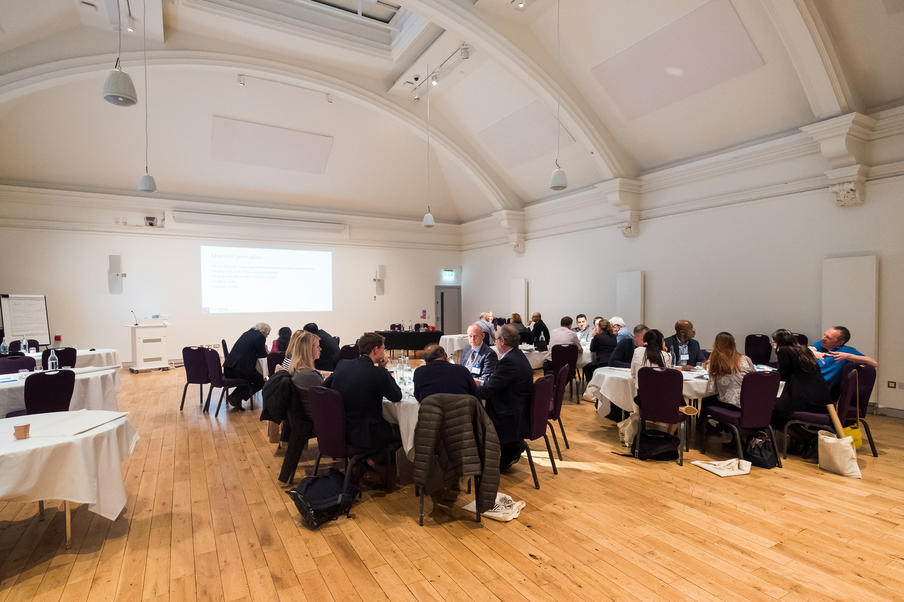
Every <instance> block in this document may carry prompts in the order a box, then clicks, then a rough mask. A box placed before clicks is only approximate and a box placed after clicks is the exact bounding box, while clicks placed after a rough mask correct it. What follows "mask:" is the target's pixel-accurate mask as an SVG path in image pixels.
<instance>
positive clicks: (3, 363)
mask: <svg viewBox="0 0 904 602" xmlns="http://www.w3.org/2000/svg"><path fill="white" fill-rule="evenodd" d="M36 365H37V362H35V358H33V357H28V356H27V355H11V356H9V357H4V358H0V374H12V373H13V372H18V371H19V370H22V369H23V368H24V369H26V370H28V371H29V372H34V369H35V366H36Z"/></svg>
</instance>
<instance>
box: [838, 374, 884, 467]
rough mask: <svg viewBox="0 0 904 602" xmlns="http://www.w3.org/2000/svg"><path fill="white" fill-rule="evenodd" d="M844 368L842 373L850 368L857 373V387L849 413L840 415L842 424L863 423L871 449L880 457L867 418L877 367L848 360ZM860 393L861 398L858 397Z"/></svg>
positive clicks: (875, 455) (874, 454)
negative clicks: (857, 364) (856, 364)
mask: <svg viewBox="0 0 904 602" xmlns="http://www.w3.org/2000/svg"><path fill="white" fill-rule="evenodd" d="M842 370H843V372H842V375H844V374H845V372H844V370H850V371H851V372H856V373H857V376H856V380H857V388H856V389H855V391H854V398H853V399H852V400H851V404H850V406H849V407H848V413H847V415H846V416H840V418H841V424H842V426H852V425H854V424H857V423H858V422H859V423H860V424H862V425H863V430H864V431H866V439H867V441H869V447H870V450H871V451H872V452H873V456H874V457H876V458H878V457H879V452H878V451H877V450H876V443H875V442H874V441H873V434H872V432H871V431H870V430H869V424H867V423H866V420H865V418H866V410H867V409H868V408H869V398H870V395H871V394H872V392H873V386H875V384H876V369H875V368H873V367H872V366H867V365H865V364H861V365H859V366H855V365H854V364H853V363H852V362H847V363H846V364H845V366H844V367H843V368H842ZM842 378H843V377H842ZM858 395H859V398H858V397H857V396H858ZM858 410H859V413H858Z"/></svg>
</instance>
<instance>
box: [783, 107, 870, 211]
mask: <svg viewBox="0 0 904 602" xmlns="http://www.w3.org/2000/svg"><path fill="white" fill-rule="evenodd" d="M875 125H876V120H875V119H873V118H872V117H867V116H866V115H862V114H860V113H848V114H847V115H841V116H840V117H835V118H834V119H827V120H825V121H820V122H819V123H814V124H812V125H807V126H804V127H802V128H800V131H802V132H803V133H805V134H807V135H808V136H810V137H811V138H812V139H813V140H815V141H816V142H817V143H818V144H819V152H820V154H822V156H823V157H825V158H826V160H827V161H828V162H829V169H828V170H827V171H826V172H825V175H826V178H828V183H829V186H828V189H829V192H831V193H832V194H833V195H834V196H835V204H836V205H838V206H839V207H853V206H856V205H862V204H863V202H864V200H866V187H865V184H866V176H867V175H868V174H869V166H868V165H867V164H866V150H867V148H866V147H867V144H868V143H869V136H870V132H872V130H873V127H875Z"/></svg>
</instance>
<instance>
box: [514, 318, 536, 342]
mask: <svg viewBox="0 0 904 602" xmlns="http://www.w3.org/2000/svg"><path fill="white" fill-rule="evenodd" d="M509 321H510V322H511V323H512V325H513V326H514V327H515V328H517V329H518V334H519V335H520V336H521V344H522V345H533V343H534V335H533V334H531V331H530V330H529V329H528V328H527V326H525V325H524V322H523V321H522V320H521V314H519V313H513V314H512V318H511V320H509Z"/></svg>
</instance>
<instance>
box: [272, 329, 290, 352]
mask: <svg viewBox="0 0 904 602" xmlns="http://www.w3.org/2000/svg"><path fill="white" fill-rule="evenodd" d="M291 338H292V329H291V328H289V327H288V326H283V327H282V328H280V329H279V337H278V338H277V339H276V340H275V341H273V346H272V347H270V352H271V353H285V352H286V349H287V348H288V347H289V340H290V339H291Z"/></svg>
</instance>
